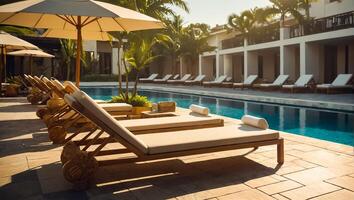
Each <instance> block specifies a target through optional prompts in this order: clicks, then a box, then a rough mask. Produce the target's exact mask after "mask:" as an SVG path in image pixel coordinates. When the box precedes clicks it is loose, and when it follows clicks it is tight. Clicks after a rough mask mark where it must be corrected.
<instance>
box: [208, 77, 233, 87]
mask: <svg viewBox="0 0 354 200" xmlns="http://www.w3.org/2000/svg"><path fill="white" fill-rule="evenodd" d="M226 78H227V76H225V75H223V76H219V77H218V78H216V79H215V80H214V81H204V82H203V86H204V87H213V86H221V84H222V83H223V82H224V81H225V80H226Z"/></svg>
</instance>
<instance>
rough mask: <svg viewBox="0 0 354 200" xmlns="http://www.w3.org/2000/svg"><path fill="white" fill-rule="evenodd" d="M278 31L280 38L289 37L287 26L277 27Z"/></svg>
mask: <svg viewBox="0 0 354 200" xmlns="http://www.w3.org/2000/svg"><path fill="white" fill-rule="evenodd" d="M279 31H280V35H279V38H280V40H286V39H289V38H290V29H289V28H284V27H281V28H280V29H279Z"/></svg>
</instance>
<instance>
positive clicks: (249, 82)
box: [233, 75, 258, 89]
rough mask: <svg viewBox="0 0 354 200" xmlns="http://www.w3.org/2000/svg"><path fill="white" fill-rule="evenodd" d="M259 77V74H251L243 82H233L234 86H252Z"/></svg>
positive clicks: (242, 87)
mask: <svg viewBox="0 0 354 200" xmlns="http://www.w3.org/2000/svg"><path fill="white" fill-rule="evenodd" d="M257 79H258V75H249V76H248V77H247V78H246V80H244V81H243V83H233V88H241V89H244V88H248V87H251V86H252V85H253V84H254V83H255V82H256V81H257Z"/></svg>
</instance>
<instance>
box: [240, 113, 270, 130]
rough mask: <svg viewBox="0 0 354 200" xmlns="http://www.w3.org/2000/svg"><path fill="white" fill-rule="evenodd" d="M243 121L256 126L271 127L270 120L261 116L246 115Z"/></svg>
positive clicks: (261, 127)
mask: <svg viewBox="0 0 354 200" xmlns="http://www.w3.org/2000/svg"><path fill="white" fill-rule="evenodd" d="M241 121H242V122H243V123H244V124H246V125H249V126H253V127H256V128H260V129H268V128H269V125H268V122H267V120H265V119H264V118H259V117H255V116H251V115H244V116H243V117H242V119H241Z"/></svg>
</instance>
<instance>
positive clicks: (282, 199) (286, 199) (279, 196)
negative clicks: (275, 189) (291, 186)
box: [272, 194, 289, 200]
mask: <svg viewBox="0 0 354 200" xmlns="http://www.w3.org/2000/svg"><path fill="white" fill-rule="evenodd" d="M272 197H273V198H274V199H277V200H289V199H288V198H286V197H284V196H282V195H280V194H275V195H272Z"/></svg>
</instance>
